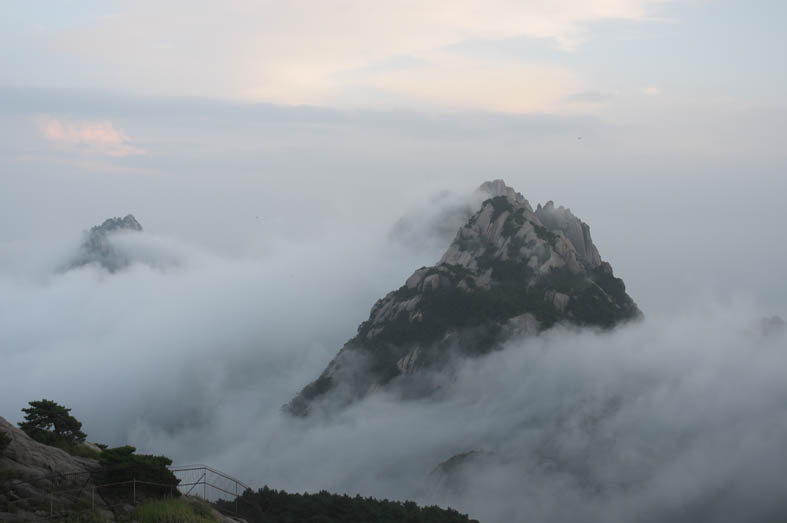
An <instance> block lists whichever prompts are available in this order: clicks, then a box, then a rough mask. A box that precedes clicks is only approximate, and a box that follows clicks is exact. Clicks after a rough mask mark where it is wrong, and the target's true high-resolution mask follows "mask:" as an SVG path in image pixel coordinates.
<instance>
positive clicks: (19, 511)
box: [0, 417, 104, 521]
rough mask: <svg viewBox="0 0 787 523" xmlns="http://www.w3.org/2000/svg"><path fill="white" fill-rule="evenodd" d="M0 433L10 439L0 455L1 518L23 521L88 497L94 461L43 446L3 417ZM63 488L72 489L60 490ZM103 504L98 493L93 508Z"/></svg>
mask: <svg viewBox="0 0 787 523" xmlns="http://www.w3.org/2000/svg"><path fill="white" fill-rule="evenodd" d="M0 432H3V433H5V434H6V435H8V436H9V437H10V439H11V443H10V444H9V445H8V447H7V448H6V449H5V450H4V451H3V453H2V455H0V478H2V480H0V521H22V520H27V519H31V518H34V519H35V518H40V517H47V516H49V515H50V513H61V512H63V511H67V510H74V509H75V508H77V506H79V503H80V501H81V502H83V500H84V499H85V497H86V496H88V497H89V495H90V494H89V493H90V492H91V490H92V487H93V486H94V484H93V482H92V479H91V475H92V473H94V472H96V471H97V470H98V469H99V465H98V462H97V461H96V460H94V459H89V458H80V457H75V456H71V455H70V454H68V453H66V452H65V451H63V450H60V449H58V448H55V447H50V446H48V445H43V444H41V443H39V442H37V441H35V440H33V439H31V438H30V437H29V436H28V435H27V434H25V433H24V432H22V431H21V430H19V429H18V428H16V427H14V426H13V425H11V424H10V423H8V421H6V420H5V419H4V418H2V417H0ZM66 489H73V491H72V492H60V491H63V490H66ZM53 491H54V493H52V492H53ZM102 506H104V502H103V499H102V498H101V497H100V496H99V497H97V498H96V507H97V508H101V507H102ZM82 508H84V507H82Z"/></svg>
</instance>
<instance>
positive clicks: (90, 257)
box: [68, 214, 142, 272]
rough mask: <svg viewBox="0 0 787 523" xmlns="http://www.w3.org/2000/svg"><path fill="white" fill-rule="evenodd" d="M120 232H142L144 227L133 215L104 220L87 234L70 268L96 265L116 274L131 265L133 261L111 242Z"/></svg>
mask: <svg viewBox="0 0 787 523" xmlns="http://www.w3.org/2000/svg"><path fill="white" fill-rule="evenodd" d="M120 232H142V225H140V223H139V222H138V221H137V219H136V218H134V216H133V215H131V214H128V215H126V216H124V217H123V218H108V219H106V220H104V223H102V224H101V225H96V226H94V227H92V228H91V229H90V230H89V231H87V232H86V233H85V237H84V240H83V241H82V244H81V245H80V247H79V253H78V255H77V256H76V258H75V259H74V260H73V261H72V262H71V263H70V264H69V266H68V268H69V269H71V268H75V267H81V266H83V265H87V264H90V263H96V264H98V265H100V266H101V267H103V268H104V269H106V270H107V271H109V272H116V271H118V270H120V269H122V268H124V267H127V266H128V265H130V263H131V261H130V260H129V259H128V257H127V256H124V255H122V254H121V253H119V252H118V250H117V249H116V248H115V247H113V246H112V243H111V242H110V237H111V236H112V235H113V234H116V233H120Z"/></svg>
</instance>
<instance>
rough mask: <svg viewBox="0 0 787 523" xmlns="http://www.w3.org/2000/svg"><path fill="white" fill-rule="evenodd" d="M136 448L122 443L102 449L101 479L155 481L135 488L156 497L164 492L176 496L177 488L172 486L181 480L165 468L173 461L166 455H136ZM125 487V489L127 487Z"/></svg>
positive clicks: (109, 480)
mask: <svg viewBox="0 0 787 523" xmlns="http://www.w3.org/2000/svg"><path fill="white" fill-rule="evenodd" d="M136 450H137V449H136V448H134V447H132V446H129V445H125V446H123V447H115V448H111V449H106V450H104V451H103V452H101V458H100V459H99V463H100V464H101V476H102V477H101V482H102V483H120V482H124V481H130V480H132V479H136V480H137V481H139V482H149V483H156V484H158V485H144V484H141V485H139V486H138V487H137V491H138V492H143V493H146V494H149V495H155V496H163V495H167V494H172V495H176V496H177V495H178V490H177V488H175V487H177V485H178V483H180V480H179V479H178V478H176V477H175V475H174V474H173V473H172V472H170V471H169V469H168V468H167V467H168V466H170V465H172V460H171V459H169V458H168V457H166V456H153V455H151V454H135V452H136ZM124 488H125V492H127V491H128V489H127V486H126V487H124Z"/></svg>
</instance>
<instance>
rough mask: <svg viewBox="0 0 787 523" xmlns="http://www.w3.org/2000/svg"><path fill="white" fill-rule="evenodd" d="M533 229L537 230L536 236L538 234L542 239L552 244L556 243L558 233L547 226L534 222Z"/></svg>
mask: <svg viewBox="0 0 787 523" xmlns="http://www.w3.org/2000/svg"><path fill="white" fill-rule="evenodd" d="M533 229H535V231H536V236H538V237H539V238H541V239H542V240H544V241H545V242H547V243H548V244H550V245H555V242H556V241H557V234H555V233H554V232H552V231H550V230H549V229H547V228H546V227H542V226H540V225H538V224H535V223H534V224H533Z"/></svg>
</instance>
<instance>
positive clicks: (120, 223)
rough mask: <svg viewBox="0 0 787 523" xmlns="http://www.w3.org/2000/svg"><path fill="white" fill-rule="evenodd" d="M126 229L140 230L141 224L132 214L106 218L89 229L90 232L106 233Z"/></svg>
mask: <svg viewBox="0 0 787 523" xmlns="http://www.w3.org/2000/svg"><path fill="white" fill-rule="evenodd" d="M119 230H126V231H142V225H140V223H139V222H138V221H137V219H136V218H134V215H133V214H127V215H125V216H124V217H123V218H118V217H115V218H107V219H106V220H104V222H103V223H102V224H101V225H95V226H93V227H92V228H91V229H90V232H91V233H98V234H106V233H108V232H113V231H119Z"/></svg>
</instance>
